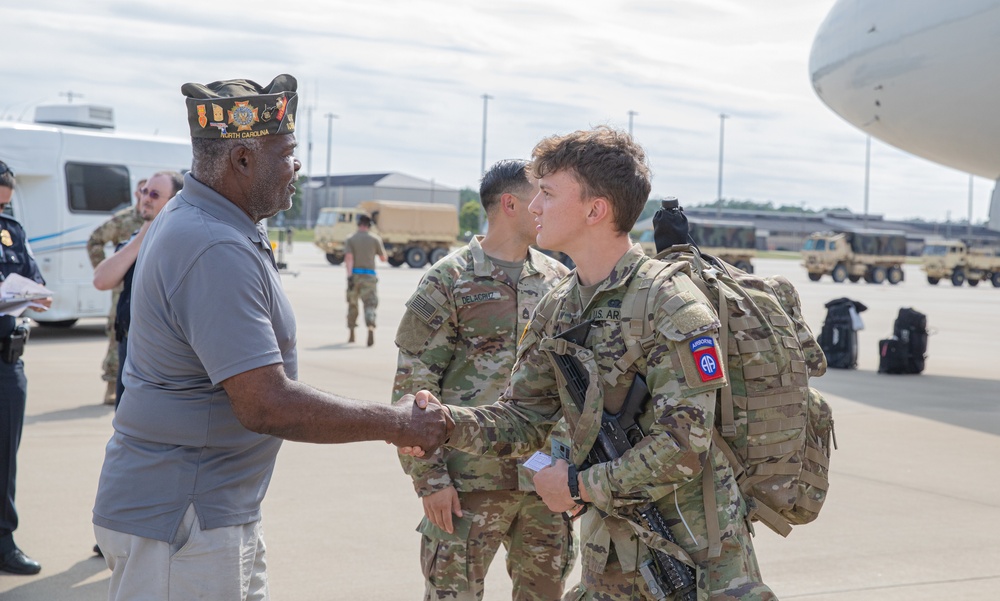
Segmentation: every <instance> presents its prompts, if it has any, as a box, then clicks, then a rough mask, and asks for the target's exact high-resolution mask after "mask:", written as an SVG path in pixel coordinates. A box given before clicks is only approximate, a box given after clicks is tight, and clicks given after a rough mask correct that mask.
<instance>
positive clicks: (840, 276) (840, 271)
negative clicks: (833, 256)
mask: <svg viewBox="0 0 1000 601" xmlns="http://www.w3.org/2000/svg"><path fill="white" fill-rule="evenodd" d="M831 275H832V276H833V281H834V282H837V283H838V284H839V283H841V282H843V281H844V280H846V279H847V268H846V267H844V264H843V263H837V266H836V267H834V268H833V273H832V274H831Z"/></svg>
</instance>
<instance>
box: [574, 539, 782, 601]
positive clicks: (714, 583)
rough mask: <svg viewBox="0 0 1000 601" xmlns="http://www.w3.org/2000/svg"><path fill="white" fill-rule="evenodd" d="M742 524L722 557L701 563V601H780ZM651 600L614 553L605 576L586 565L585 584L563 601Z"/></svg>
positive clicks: (636, 576) (634, 574) (640, 580)
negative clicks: (763, 574) (764, 577)
mask: <svg viewBox="0 0 1000 601" xmlns="http://www.w3.org/2000/svg"><path fill="white" fill-rule="evenodd" d="M739 524H742V525H743V527H742V528H737V533H736V536H735V537H732V538H728V539H726V540H724V541H722V553H721V554H720V555H719V557H718V558H715V559H708V560H705V561H703V562H701V563H700V565H699V569H698V589H699V591H698V600H699V601H703V600H711V601H777V599H778V597H777V596H776V595H775V594H774V593H773V592H771V589H770V588H768V586H767V585H766V584H764V583H763V582H762V581H761V576H760V567H759V566H758V565H757V555H756V554H755V553H754V549H753V540H752V539H751V537H750V532H749V530H748V529H747V527H746V525H745V524H744V523H743V522H739ZM633 540H636V539H633ZM637 544H638V541H637ZM651 599H653V596H652V594H651V593H650V592H649V587H647V586H646V582H645V580H643V578H642V575H641V574H639V571H638V570H635V571H632V572H627V573H623V572H622V569H621V564H619V563H618V559H617V557H615V555H614V550H613V549H612V554H611V555H610V556H609V557H608V563H607V565H606V566H605V568H604V572H603V573H597V572H594V571H592V570H588V569H587V568H586V562H585V563H584V569H583V577H582V581H581V582H580V584H577V585H576V586H574V587H573V588H572V589H570V590H569V591H568V592H567V593H566V594H565V595H564V596H563V598H562V601H645V600H651Z"/></svg>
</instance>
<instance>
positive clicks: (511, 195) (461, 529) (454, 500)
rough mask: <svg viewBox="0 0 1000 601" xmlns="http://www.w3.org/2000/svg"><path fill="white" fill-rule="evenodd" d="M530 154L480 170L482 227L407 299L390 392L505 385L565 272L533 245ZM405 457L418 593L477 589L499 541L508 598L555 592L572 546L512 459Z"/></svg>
mask: <svg viewBox="0 0 1000 601" xmlns="http://www.w3.org/2000/svg"><path fill="white" fill-rule="evenodd" d="M526 166H527V162H526V161H516V160H509V161H501V162H500V163H497V164H496V165H494V166H493V167H491V168H490V169H489V170H488V171H487V172H486V174H485V175H484V176H483V179H482V183H481V186H480V198H481V199H482V200H481V202H482V204H483V209H484V210H485V212H486V218H487V221H488V222H489V230H488V232H487V234H486V235H485V236H476V237H474V238H473V239H472V240H471V241H470V242H469V244H468V245H466V246H464V247H462V248H461V249H459V250H457V251H455V252H453V253H451V254H450V255H448V256H447V257H446V258H444V259H442V260H441V261H439V262H438V263H436V264H435V265H434V266H433V267H431V269H430V270H429V271H428V272H427V273H426V274H425V275H424V277H423V279H422V280H421V281H420V285H419V286H418V287H417V290H416V292H414V293H413V296H411V297H410V300H409V301H408V302H407V309H406V313H405V314H404V315H403V319H402V321H400V324H399V330H398V331H397V333H396V345H397V346H398V347H399V361H398V366H397V369H396V380H395V384H394V387H393V399H394V400H398V399H399V398H400V397H402V396H403V395H404V394H406V393H407V392H408V391H412V390H418V389H426V390H430V391H431V392H433V393H434V394H435V395H436V396H439V397H440V398H441V399H442V400H443V401H444V402H445V403H448V404H453V405H458V406H467V407H475V406H479V405H486V404H489V403H492V402H493V401H495V400H496V399H497V397H499V396H500V394H501V393H502V392H503V389H504V386H506V384H507V379H508V378H509V376H510V371H511V368H512V367H513V366H514V355H515V351H516V350H517V338H518V336H519V334H520V332H521V331H522V330H523V329H524V328H525V326H526V325H527V323H528V321H529V319H530V316H531V314H532V313H533V311H534V308H535V306H536V305H537V304H538V301H539V300H540V299H541V297H542V296H543V295H544V294H545V293H546V292H547V291H548V290H549V289H551V288H552V286H553V285H554V284H555V283H556V282H558V281H559V280H560V279H561V278H562V277H563V276H565V275H566V273H567V272H568V270H567V269H566V268H565V267H564V266H563V265H562V264H561V263H559V262H557V261H555V260H554V259H550V258H549V257H547V256H546V255H544V254H542V253H541V252H539V251H537V250H534V249H532V248H530V245H531V244H533V243H534V240H535V227H534V225H535V224H534V219H533V217H532V215H531V213H529V212H528V204H529V203H530V202H531V199H532V198H533V197H534V195H535V193H536V192H537V191H538V187H537V185H536V183H535V182H534V180H529V178H528V177H527V175H526V173H525V168H526ZM401 460H402V463H403V468H404V470H405V471H406V473H407V474H409V475H410V477H411V478H413V485H414V488H415V489H416V492H417V496H419V497H420V499H421V502H422V503H423V506H424V513H425V517H424V519H423V521H422V522H421V523H420V526H419V527H418V530H419V531H420V532H421V533H422V535H423V536H422V538H421V549H420V564H421V566H422V569H423V572H424V578H425V581H426V585H425V595H424V599H425V600H426V601H438V600H443V599H448V600H452V601H458V600H469V601H471V600H475V599H482V597H483V590H484V579H485V577H486V572H487V569H488V568H489V566H490V563H491V562H492V560H493V557H494V555H495V554H496V552H497V550H498V549H499V547H500V545H501V544H502V545H503V546H504V547H505V548H506V550H507V562H506V563H507V573H508V574H509V575H510V577H511V580H512V581H513V598H514V599H517V600H522V601H527V600H537V601H546V600H551V599H558V598H559V597H560V596H561V595H562V593H563V587H564V584H565V580H566V576H567V575H568V573H569V571H570V569H571V568H572V566H573V560H574V558H575V550H574V542H573V529H572V526H571V524H570V522H569V519H568V518H566V517H565V516H564V515H563V514H561V513H554V512H552V511H550V510H549V509H548V508H547V507H546V506H545V503H544V502H543V501H542V499H541V498H540V497H539V496H538V495H537V494H536V493H535V492H533V491H525V490H519V486H518V484H519V479H518V462H517V460H515V459H498V458H493V457H481V456H478V455H471V454H469V453H465V452H462V451H459V450H454V449H448V450H446V451H444V452H439V453H437V454H435V455H434V456H433V457H432V458H430V459H429V460H419V459H413V458H411V457H407V456H405V455H404V456H401ZM529 483H530V481H529Z"/></svg>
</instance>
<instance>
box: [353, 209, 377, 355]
mask: <svg viewBox="0 0 1000 601" xmlns="http://www.w3.org/2000/svg"><path fill="white" fill-rule="evenodd" d="M371 226H372V220H371V217H369V216H368V215H361V216H359V217H358V231H357V232H355V234H354V235H353V236H351V237H350V238H348V239H347V242H345V243H344V251H345V254H344V267H345V268H346V270H347V329H349V330H350V331H351V336H350V337H349V338H348V339H347V341H348V342H354V328H355V327H357V325H358V300H360V301H361V302H362V303H363V304H364V306H365V325H366V326H368V346H371V345H373V344H375V309H376V308H378V290H377V289H376V287H377V285H378V278H377V277H375V257H378V258H379V259H382V261H383V262H385V247H384V246H383V245H382V239H381V238H379V237H378V236H377V235H375V234H373V233H371V232H370V231H368V230H369V229H371Z"/></svg>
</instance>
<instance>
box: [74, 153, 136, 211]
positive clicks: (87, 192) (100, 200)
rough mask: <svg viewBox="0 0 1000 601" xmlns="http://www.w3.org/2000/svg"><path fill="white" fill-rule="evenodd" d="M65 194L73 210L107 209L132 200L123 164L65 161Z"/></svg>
mask: <svg viewBox="0 0 1000 601" xmlns="http://www.w3.org/2000/svg"><path fill="white" fill-rule="evenodd" d="M66 196H67V197H68V198H69V210H70V211H71V212H73V213H78V212H96V213H107V212H110V211H113V210H115V209H118V208H122V207H126V206H128V205H130V204H132V184H131V182H130V181H129V175H128V168H127V167H125V166H124V165H90V164H86V163H66Z"/></svg>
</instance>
